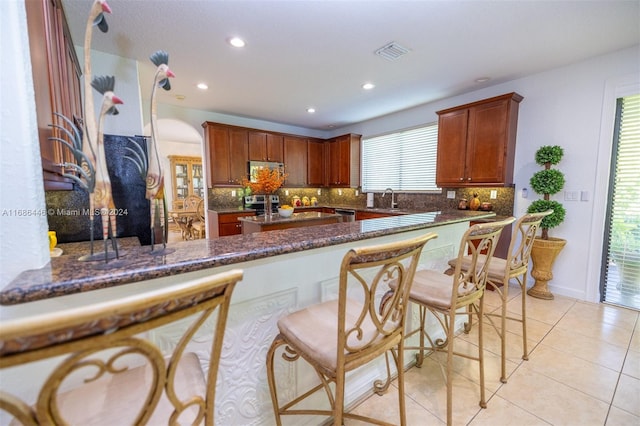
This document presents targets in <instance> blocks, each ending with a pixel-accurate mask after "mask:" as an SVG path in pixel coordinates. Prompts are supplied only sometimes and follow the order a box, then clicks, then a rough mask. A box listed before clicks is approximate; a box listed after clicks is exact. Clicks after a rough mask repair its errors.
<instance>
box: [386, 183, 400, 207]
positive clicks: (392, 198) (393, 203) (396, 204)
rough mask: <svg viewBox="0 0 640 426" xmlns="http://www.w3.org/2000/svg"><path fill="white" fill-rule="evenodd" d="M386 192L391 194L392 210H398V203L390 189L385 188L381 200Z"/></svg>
mask: <svg viewBox="0 0 640 426" xmlns="http://www.w3.org/2000/svg"><path fill="white" fill-rule="evenodd" d="M387 192H390V193H391V208H392V209H397V208H398V203H396V195H395V194H394V192H393V189H391V188H387V189H385V190H384V192H383V193H382V198H384V196H385V195H386V194H387Z"/></svg>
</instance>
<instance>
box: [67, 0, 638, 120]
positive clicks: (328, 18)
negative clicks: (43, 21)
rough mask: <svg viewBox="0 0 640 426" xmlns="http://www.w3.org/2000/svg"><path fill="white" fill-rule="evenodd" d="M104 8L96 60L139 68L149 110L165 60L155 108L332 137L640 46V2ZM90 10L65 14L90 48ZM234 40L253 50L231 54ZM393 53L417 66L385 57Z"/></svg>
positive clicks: (189, 1)
mask: <svg viewBox="0 0 640 426" xmlns="http://www.w3.org/2000/svg"><path fill="white" fill-rule="evenodd" d="M107 1H108V4H109V6H110V7H111V9H112V14H111V15H106V17H107V22H108V24H109V32H108V33H107V34H102V33H100V32H98V31H96V32H95V33H94V37H93V48H94V49H96V50H99V51H102V52H106V53H110V54H114V55H118V56H121V57H125V58H133V59H137V60H138V61H139V62H140V70H141V86H142V87H141V92H142V97H143V99H148V98H149V93H150V91H151V84H152V83H151V82H152V81H153V72H154V68H155V67H154V66H153V65H152V64H151V62H150V61H149V59H148V57H149V55H150V54H151V53H153V52H155V51H156V50H158V49H163V50H166V51H167V52H169V66H170V68H171V69H172V71H173V72H174V73H175V74H176V78H174V79H172V81H171V85H172V90H171V91H170V92H164V91H161V92H163V93H161V94H159V98H158V102H160V103H166V104H172V105H178V106H182V107H186V108H195V109H198V110H205V111H212V112H218V113H225V114H233V115H239V116H244V117H251V118H257V119H263V120H268V121H274V122H278V123H284V124H290V125H296V126H301V127H306V128H312V129H323V130H326V129H329V128H331V127H341V126H344V125H347V124H350V123H354V122H359V121H363V120H367V119H371V118H374V117H378V116H381V115H385V114H388V113H391V112H395V111H399V110H402V109H405V108H410V107H412V106H416V105H419V104H423V103H427V102H431V101H434V100H438V99H442V98H446V97H450V96H454V95H457V94H460V93H464V92H468V91H471V90H475V89H478V88H481V87H484V86H488V85H493V84H498V83H501V82H505V81H509V80H512V79H516V78H519V77H522V76H526V75H529V74H533V73H537V72H541V71H544V70H547V69H551V68H555V67H558V66H562V65H565V64H570V63H573V62H577V61H580V60H583V59H586V58H589V57H593V56H597V55H600V54H603V53H607V52H612V51H615V50H619V49H622V48H626V47H629V46H633V45H636V44H638V43H639V42H640V8H639V5H640V1H639V0H634V1H618V0H606V1H558V0H556V1H499V0H494V1H483V0H477V1H456V0H449V1H444V0H443V1H426V0H424V1H402V0H395V1H390V0H380V1H376V0H367V1H356V0H342V1H340V0H324V1H309V0H297V1H296V0H288V1H283V0H280V1H269V0H264V1H245V0H225V1H222V0H135V1H133V0H107ZM91 3H92V1H91V0H82V1H81V0H63V5H64V8H65V11H66V14H67V18H68V21H69V26H70V29H71V34H72V37H73V40H74V42H75V43H76V44H79V45H81V44H82V43H83V40H84V29H85V25H86V21H87V16H88V10H89V7H90V5H91ZM231 36H241V37H243V38H244V39H245V40H246V42H247V46H246V47H245V48H243V49H241V50H238V49H235V48H232V47H230V46H229V45H228V44H227V42H226V40H227V39H228V38H229V37H231ZM391 41H395V42H397V43H399V44H400V45H402V46H404V47H406V48H408V49H410V50H411V52H410V53H409V54H407V55H404V56H402V57H400V58H399V59H397V60H395V61H387V60H385V59H382V58H380V57H378V56H376V55H375V54H374V51H375V50H377V49H378V48H380V47H382V46H384V45H385V44H387V43H388V42H391ZM96 71H97V70H95V69H94V73H95V72H96ZM480 77H490V78H491V80H489V81H488V82H485V83H476V82H475V80H476V79H477V78H480ZM568 78H570V77H568ZM368 81H370V82H373V83H375V84H376V88H375V89H373V90H372V91H364V90H363V89H362V88H361V85H362V84H363V83H364V82H368ZM145 82H149V84H145ZM199 82H205V83H207V84H208V85H209V90H207V91H205V92H203V91H200V90H198V89H197V88H196V87H195V85H196V84H197V83H199ZM116 88H117V82H116ZM176 95H183V96H184V97H185V99H184V100H178V99H176ZM309 106H313V107H314V108H316V110H317V112H316V113H315V114H309V113H307V112H306V108H307V107H309Z"/></svg>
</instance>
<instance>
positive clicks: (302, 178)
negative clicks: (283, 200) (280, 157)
mask: <svg viewBox="0 0 640 426" xmlns="http://www.w3.org/2000/svg"><path fill="white" fill-rule="evenodd" d="M284 165H285V173H287V179H286V180H285V182H284V185H285V186H289V187H297V186H307V139H306V138H303V137H299V136H284Z"/></svg>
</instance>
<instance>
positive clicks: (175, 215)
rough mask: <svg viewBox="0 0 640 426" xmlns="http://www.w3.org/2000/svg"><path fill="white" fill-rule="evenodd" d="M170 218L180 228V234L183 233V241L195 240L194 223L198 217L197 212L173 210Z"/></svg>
mask: <svg viewBox="0 0 640 426" xmlns="http://www.w3.org/2000/svg"><path fill="white" fill-rule="evenodd" d="M169 216H170V217H171V219H172V220H173V222H174V223H176V224H177V225H178V227H179V228H180V232H181V233H182V239H183V240H185V241H186V240H193V239H194V232H193V231H194V230H193V222H194V220H196V219H197V217H198V212H197V210H191V209H180V210H171V211H170V212H169Z"/></svg>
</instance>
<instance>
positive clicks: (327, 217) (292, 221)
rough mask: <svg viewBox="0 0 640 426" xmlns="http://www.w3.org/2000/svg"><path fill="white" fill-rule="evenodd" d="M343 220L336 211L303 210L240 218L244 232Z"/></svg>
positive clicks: (325, 223)
mask: <svg viewBox="0 0 640 426" xmlns="http://www.w3.org/2000/svg"><path fill="white" fill-rule="evenodd" d="M340 222H342V216H341V215H339V214H335V213H322V212H302V213H294V214H293V215H291V216H290V217H281V216H280V215H278V214H274V215H272V216H270V217H268V216H247V217H242V218H240V223H241V224H242V233H243V234H251V233H252V232H265V231H275V230H277V229H291V228H306V227H309V226H318V225H328V224H332V223H340Z"/></svg>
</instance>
